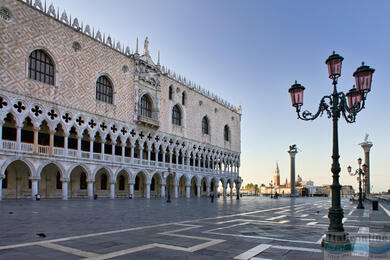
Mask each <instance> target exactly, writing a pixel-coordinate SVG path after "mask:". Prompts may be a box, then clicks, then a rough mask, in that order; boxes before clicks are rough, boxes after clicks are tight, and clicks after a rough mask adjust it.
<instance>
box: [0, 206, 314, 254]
mask: <svg viewBox="0 0 390 260" xmlns="http://www.w3.org/2000/svg"><path fill="white" fill-rule="evenodd" d="M306 204H310V202H308V203H302V204H300V205H299V206H303V205H306ZM290 207H292V206H291V205H289V206H282V207H277V208H271V209H264V210H256V211H249V212H244V213H238V214H231V215H225V216H218V217H208V218H203V219H197V220H196V221H202V220H211V219H221V218H228V217H236V216H246V215H251V214H256V213H261V212H268V211H274V210H277V209H282V208H290ZM187 222H194V220H186V221H181V222H178V223H175V222H171V223H163V224H156V225H148V226H141V227H134V228H127V229H120V230H111V231H105V232H98V233H90V234H84V235H78V236H70V237H64V238H56V239H51V240H46V241H34V242H26V243H20V244H13V245H6V246H0V250H4V249H11V248H19V247H26V246H35V245H42V244H46V243H55V242H63V241H68V240H74V239H80V238H87V237H94V236H103V235H110V234H116V233H123V232H129V231H134V230H140V229H146V228H155V227H163V226H169V225H177V224H184V223H187Z"/></svg>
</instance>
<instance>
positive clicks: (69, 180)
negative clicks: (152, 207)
mask: <svg viewBox="0 0 390 260" xmlns="http://www.w3.org/2000/svg"><path fill="white" fill-rule="evenodd" d="M237 185H240V184H239V183H238V182H237V180H234V179H233V178H225V177H224V176H208V175H200V174H188V173H184V172H183V173H181V172H169V171H163V170H161V169H140V168H134V169H132V168H112V167H110V166H107V165H101V166H96V167H94V168H92V167H91V166H89V165H85V164H82V163H77V162H73V163H61V162H59V161H47V160H42V161H41V162H40V161H39V160H38V161H36V160H35V161H33V160H29V159H27V158H10V159H8V160H6V161H3V163H2V167H1V172H0V199H35V198H36V196H35V195H36V194H39V195H40V197H41V198H42V199H63V200H67V199H81V198H86V199H93V198H94V197H95V196H96V195H97V197H98V198H102V197H103V198H111V199H115V198H128V197H129V196H131V197H132V198H140V197H144V198H164V197H167V196H168V194H169V195H170V196H171V197H172V198H178V197H186V198H191V197H205V196H210V195H211V194H214V195H217V194H218V193H219V194H220V195H222V196H224V197H226V196H232V195H233V193H234V189H235V186H236V187H237ZM237 190H239V189H237Z"/></svg>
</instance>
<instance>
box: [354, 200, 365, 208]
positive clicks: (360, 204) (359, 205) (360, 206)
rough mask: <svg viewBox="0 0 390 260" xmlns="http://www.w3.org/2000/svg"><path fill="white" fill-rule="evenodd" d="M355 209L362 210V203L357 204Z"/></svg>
mask: <svg viewBox="0 0 390 260" xmlns="http://www.w3.org/2000/svg"><path fill="white" fill-rule="evenodd" d="M356 208H357V209H364V206H363V203H361V202H360V201H359V204H358V205H357V207H356Z"/></svg>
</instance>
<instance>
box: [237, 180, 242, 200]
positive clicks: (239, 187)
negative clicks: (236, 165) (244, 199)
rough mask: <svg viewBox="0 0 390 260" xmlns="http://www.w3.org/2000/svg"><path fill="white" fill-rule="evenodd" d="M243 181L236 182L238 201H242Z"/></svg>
mask: <svg viewBox="0 0 390 260" xmlns="http://www.w3.org/2000/svg"><path fill="white" fill-rule="evenodd" d="M240 189H241V181H237V182H236V191H237V199H238V200H239V199H240Z"/></svg>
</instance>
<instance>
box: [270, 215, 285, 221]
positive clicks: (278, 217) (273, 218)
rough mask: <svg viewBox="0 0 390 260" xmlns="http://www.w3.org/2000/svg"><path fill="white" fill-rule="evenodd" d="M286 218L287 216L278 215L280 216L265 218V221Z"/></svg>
mask: <svg viewBox="0 0 390 260" xmlns="http://www.w3.org/2000/svg"><path fill="white" fill-rule="evenodd" d="M286 216H287V215H280V216H277V217H272V218H267V219H266V220H275V219H280V218H284V217H286Z"/></svg>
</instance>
